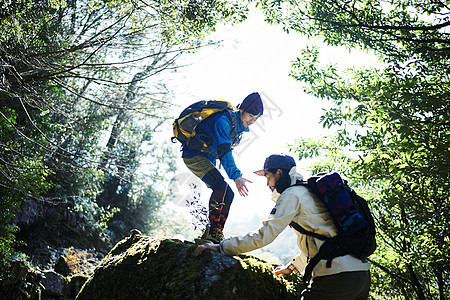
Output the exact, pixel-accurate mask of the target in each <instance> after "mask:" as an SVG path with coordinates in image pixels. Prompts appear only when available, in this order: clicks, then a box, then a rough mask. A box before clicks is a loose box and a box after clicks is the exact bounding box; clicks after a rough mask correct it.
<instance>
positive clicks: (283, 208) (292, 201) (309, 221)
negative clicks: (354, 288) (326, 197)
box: [220, 167, 370, 278]
mask: <svg viewBox="0 0 450 300" xmlns="http://www.w3.org/2000/svg"><path fill="white" fill-rule="evenodd" d="M289 175H290V176H291V182H293V183H295V182H297V180H303V177H302V176H301V175H300V174H298V173H297V171H296V168H295V167H293V168H292V169H291V171H290V172H289ZM272 198H273V200H274V201H275V203H276V204H275V207H274V208H273V210H272V212H271V213H270V215H269V217H268V218H267V219H266V220H264V221H263V222H262V225H261V227H260V228H259V229H258V231H256V232H250V233H248V234H247V235H245V236H243V237H232V238H228V239H226V240H224V241H222V243H221V244H220V250H221V252H222V253H224V254H226V255H230V256H232V255H237V254H240V253H245V252H249V251H252V250H255V249H259V248H261V247H264V246H266V245H268V244H270V243H271V242H272V241H273V240H275V238H276V237H277V236H278V235H279V234H280V233H281V232H282V231H283V230H284V229H285V228H286V227H287V226H288V225H289V223H290V222H291V221H295V222H297V223H298V224H300V225H301V226H302V227H303V228H304V229H306V230H308V231H313V232H316V233H319V234H321V235H325V236H330V237H331V236H334V235H336V228H335V226H334V224H333V220H332V219H331V216H330V215H329V213H328V212H327V209H326V208H325V206H324V205H323V204H322V203H321V202H320V200H319V199H318V198H317V196H316V195H314V194H313V193H310V192H309V191H308V189H307V188H306V187H304V186H294V187H291V188H288V189H286V190H285V191H284V192H283V193H282V194H281V195H280V194H279V193H278V192H277V191H276V190H274V192H273V195H272ZM294 231H295V233H296V234H297V245H298V247H299V249H300V255H299V256H297V257H295V258H293V259H292V260H291V264H293V265H294V266H295V268H296V269H297V270H298V271H300V272H303V271H304V269H305V267H306V265H307V263H308V257H309V258H312V257H314V255H315V254H316V253H317V252H318V248H319V247H320V246H321V245H322V243H323V241H321V240H319V239H316V238H314V237H311V236H306V235H303V234H300V233H299V232H297V231H296V230H294ZM369 268H370V265H369V263H367V262H362V261H361V260H360V259H357V258H355V257H353V256H351V255H345V256H340V257H336V258H334V259H333V261H332V265H331V268H327V267H326V261H325V260H322V261H320V262H319V263H318V264H317V265H316V267H315V268H314V270H313V273H312V277H313V278H314V277H316V276H324V275H331V274H337V273H341V272H349V271H366V270H368V269H369Z"/></svg>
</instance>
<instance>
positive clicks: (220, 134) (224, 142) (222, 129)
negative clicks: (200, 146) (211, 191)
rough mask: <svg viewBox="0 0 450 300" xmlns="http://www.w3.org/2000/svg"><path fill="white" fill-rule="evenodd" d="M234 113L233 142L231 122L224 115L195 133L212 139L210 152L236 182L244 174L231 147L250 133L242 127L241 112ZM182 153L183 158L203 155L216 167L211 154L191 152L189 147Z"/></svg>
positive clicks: (212, 120) (202, 126)
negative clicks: (240, 136)
mask: <svg viewBox="0 0 450 300" xmlns="http://www.w3.org/2000/svg"><path fill="white" fill-rule="evenodd" d="M233 113H234V114H236V136H235V137H234V138H233V140H231V138H230V133H231V129H232V125H231V122H230V120H229V119H228V117H227V116H225V115H224V114H220V115H218V116H217V117H215V118H213V119H211V120H209V121H208V122H206V123H203V124H200V125H199V126H197V128H196V129H195V132H196V134H201V133H203V134H207V135H208V136H209V137H211V141H209V143H210V146H209V147H208V149H209V151H211V153H213V154H214V155H215V156H217V157H219V158H220V162H221V164H222V166H223V168H224V169H225V172H226V173H227V175H228V177H229V178H230V179H232V180H236V179H237V178H239V177H241V176H242V172H241V171H240V170H239V169H238V168H237V167H236V163H235V162H234V158H233V155H232V154H231V145H232V144H233V143H234V142H235V140H236V139H237V137H238V136H239V135H240V133H242V132H246V131H249V129H248V128H246V127H244V125H242V122H241V116H240V112H239V110H237V111H235V112H233ZM182 151H183V154H182V157H183V158H191V157H194V156H197V155H201V156H205V157H207V158H208V159H209V160H210V161H211V163H212V164H214V165H216V158H215V157H214V156H213V155H211V154H206V153H203V152H200V151H196V150H191V149H189V148H187V147H183V149H182Z"/></svg>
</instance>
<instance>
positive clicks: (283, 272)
mask: <svg viewBox="0 0 450 300" xmlns="http://www.w3.org/2000/svg"><path fill="white" fill-rule="evenodd" d="M273 273H275V276H283V275H288V274H291V273H292V271H291V270H290V269H288V267H287V266H280V267H277V268H276V269H275V270H273Z"/></svg>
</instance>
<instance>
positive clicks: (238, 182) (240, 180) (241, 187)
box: [234, 176, 253, 197]
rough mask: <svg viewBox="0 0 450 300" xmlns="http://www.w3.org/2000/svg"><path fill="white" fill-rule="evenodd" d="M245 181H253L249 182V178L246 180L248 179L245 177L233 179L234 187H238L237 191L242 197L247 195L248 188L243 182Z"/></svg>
mask: <svg viewBox="0 0 450 300" xmlns="http://www.w3.org/2000/svg"><path fill="white" fill-rule="evenodd" d="M246 182H250V183H253V182H251V181H250V180H248V179H245V178H244V177H242V176H241V177H239V178H237V179H236V180H235V181H234V183H236V187H237V189H238V191H239V195H241V196H243V197H245V196H248V189H247V187H246V186H245V183H246Z"/></svg>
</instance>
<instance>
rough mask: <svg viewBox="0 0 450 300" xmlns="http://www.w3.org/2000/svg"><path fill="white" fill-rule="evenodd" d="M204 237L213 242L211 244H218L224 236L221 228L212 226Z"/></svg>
mask: <svg viewBox="0 0 450 300" xmlns="http://www.w3.org/2000/svg"><path fill="white" fill-rule="evenodd" d="M205 239H206V240H209V241H211V242H213V244H220V242H221V241H223V240H224V239H225V237H224V236H223V232H222V229H220V228H212V229H210V232H209V234H208V236H206V238H205Z"/></svg>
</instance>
